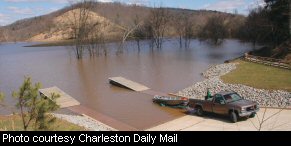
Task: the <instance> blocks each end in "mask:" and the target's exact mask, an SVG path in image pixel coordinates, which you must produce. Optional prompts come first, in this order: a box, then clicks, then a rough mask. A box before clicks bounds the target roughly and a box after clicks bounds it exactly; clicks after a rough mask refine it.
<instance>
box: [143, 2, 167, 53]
mask: <svg viewBox="0 0 291 146" xmlns="http://www.w3.org/2000/svg"><path fill="white" fill-rule="evenodd" d="M169 17H170V15H169V11H168V9H167V8H162V7H159V8H153V9H152V10H151V13H150V16H149V18H148V24H149V25H148V26H149V28H148V30H149V31H150V33H151V36H152V43H153V44H155V46H156V47H157V48H162V44H163V38H164V36H165V32H166V28H167V24H168V23H169V20H170V18H169Z"/></svg>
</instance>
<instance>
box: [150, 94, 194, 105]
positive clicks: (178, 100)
mask: <svg viewBox="0 0 291 146" xmlns="http://www.w3.org/2000/svg"><path fill="white" fill-rule="evenodd" d="M153 102H155V103H158V104H160V105H165V106H180V105H182V106H184V105H187V104H188V102H189V99H188V98H186V97H170V96H159V95H155V96H154V98H153Z"/></svg>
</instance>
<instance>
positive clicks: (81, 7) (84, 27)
mask: <svg viewBox="0 0 291 146" xmlns="http://www.w3.org/2000/svg"><path fill="white" fill-rule="evenodd" d="M94 4H95V1H94V0H82V1H80V2H79V3H77V4H75V3H71V5H72V6H71V7H72V8H73V10H72V11H70V13H71V14H72V16H71V15H68V23H69V25H70V27H71V29H72V31H71V32H72V36H73V39H74V40H73V43H74V47H75V50H76V56H77V58H78V59H81V58H82V56H83V53H84V51H85V49H88V48H89V49H90V46H88V43H91V42H90V37H94V36H96V35H91V33H92V31H95V30H96V27H97V26H99V25H100V23H99V22H94V21H92V19H91V18H92V12H91V9H92V8H93V6H94ZM97 38H98V39H99V36H98V37H96V38H94V39H93V40H94V42H95V41H96V40H95V39H97ZM96 42H97V41H96ZM90 51H91V50H89V53H91V52H92V51H91V52H90ZM90 55H92V54H90Z"/></svg>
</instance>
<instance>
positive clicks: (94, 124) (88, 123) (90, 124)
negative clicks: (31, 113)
mask: <svg viewBox="0 0 291 146" xmlns="http://www.w3.org/2000/svg"><path fill="white" fill-rule="evenodd" d="M53 115H54V116H55V117H57V118H59V119H62V120H66V121H68V122H70V123H73V124H76V125H79V126H82V127H85V128H86V129H87V130H89V131H116V129H114V128H111V127H109V126H107V125H105V124H103V123H101V122H99V121H96V120H93V119H91V118H89V117H87V116H79V115H65V114H56V113H54V114H53Z"/></svg>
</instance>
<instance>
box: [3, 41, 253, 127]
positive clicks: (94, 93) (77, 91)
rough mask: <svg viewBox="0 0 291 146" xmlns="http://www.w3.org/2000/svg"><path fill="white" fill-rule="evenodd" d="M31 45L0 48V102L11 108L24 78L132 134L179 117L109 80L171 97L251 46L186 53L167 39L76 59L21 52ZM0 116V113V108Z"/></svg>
mask: <svg viewBox="0 0 291 146" xmlns="http://www.w3.org/2000/svg"><path fill="white" fill-rule="evenodd" d="M31 44H34V43H5V44H3V43H2V44H1V45H0V91H2V92H5V93H6V99H5V102H6V103H8V104H10V105H13V104H15V101H14V99H13V98H12V97H11V95H10V94H11V92H12V91H13V90H16V89H18V87H19V86H20V85H21V83H22V81H23V78H24V76H30V77H32V79H33V81H35V82H36V81H37V82H41V83H42V86H43V87H51V86H58V87H59V88H61V89H62V90H64V91H65V92H66V93H68V94H70V95H71V96H73V97H74V98H76V99H77V100H79V101H80V102H81V104H83V105H85V106H87V107H89V108H92V109H94V110H96V111H98V112H100V113H102V114H105V115H107V116H110V117H112V118H114V119H117V120H119V121H122V122H124V123H126V124H128V125H131V126H133V127H135V128H138V129H145V128H149V127H152V126H154V125H157V124H159V123H163V122H165V121H168V120H171V119H174V118H177V117H178V116H181V115H183V114H184V113H183V111H182V110H177V109H171V108H167V107H160V106H159V105H156V104H154V103H152V96H150V95H146V94H141V93H137V92H133V91H130V90H127V89H122V88H119V87H115V86H112V85H110V84H109V83H108V78H109V77H115V76H122V77H126V78H128V79H131V80H133V81H136V82H139V83H141V84H144V85H146V86H148V87H150V88H151V89H153V90H156V91H160V92H164V93H169V92H171V93H173V92H177V91H179V90H181V89H183V88H186V87H187V86H190V85H192V84H193V83H195V82H198V81H202V80H203V77H202V76H201V73H202V72H203V71H205V70H206V69H207V68H208V67H209V66H210V65H213V64H219V63H223V62H224V61H225V60H227V59H231V58H234V57H238V56H241V55H242V54H243V53H244V52H246V51H249V50H250V49H251V48H252V46H251V45H250V44H249V43H242V42H240V41H237V40H226V41H225V42H224V43H223V44H222V45H220V46H214V45H211V44H208V43H203V42H199V41H197V40H192V41H191V44H190V48H188V49H185V48H179V44H178V41H176V40H168V41H166V42H165V43H164V47H163V49H160V50H154V51H152V50H151V49H150V48H149V47H148V43H147V42H146V41H144V42H142V48H141V50H140V51H138V49H137V47H136V44H135V42H127V45H126V46H125V47H124V48H125V49H124V52H123V54H120V55H118V56H116V55H115V50H116V49H115V48H117V45H116V44H114V43H112V44H107V48H108V50H109V55H107V56H106V57H105V56H100V57H96V58H94V59H92V58H91V59H90V57H88V56H87V55H85V56H84V58H83V59H82V60H77V59H76V58H75V54H74V51H73V49H72V48H71V47H23V46H26V45H31ZM1 112H2V113H3V112H5V111H4V110H3V109H2V110H1Z"/></svg>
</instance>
